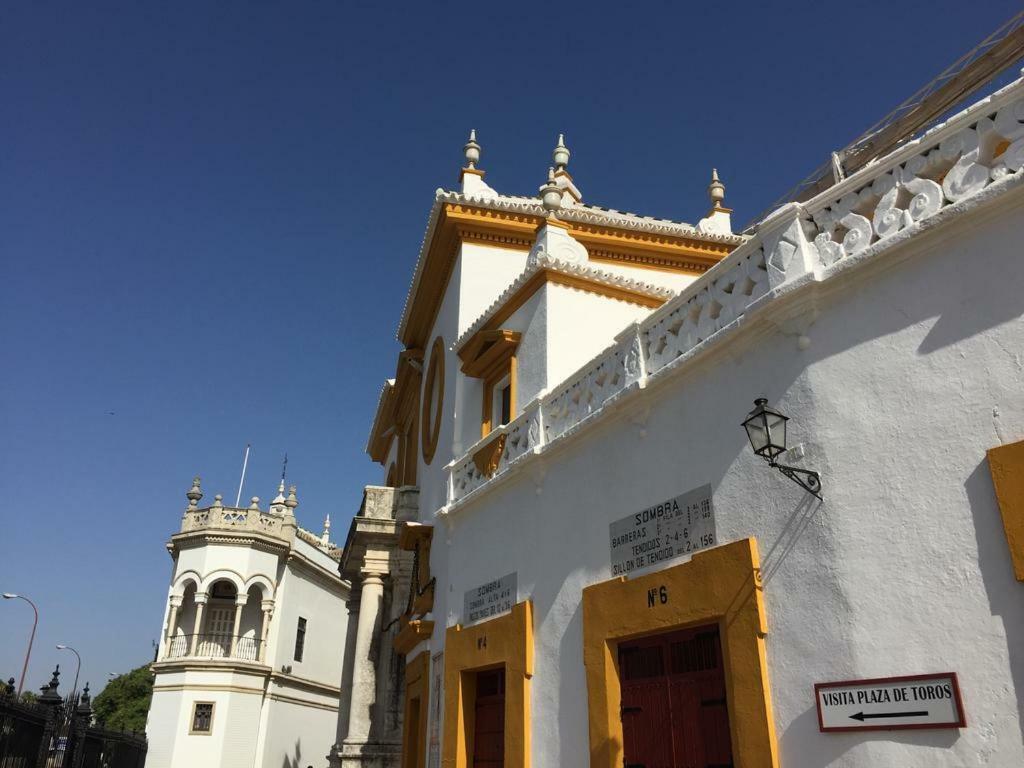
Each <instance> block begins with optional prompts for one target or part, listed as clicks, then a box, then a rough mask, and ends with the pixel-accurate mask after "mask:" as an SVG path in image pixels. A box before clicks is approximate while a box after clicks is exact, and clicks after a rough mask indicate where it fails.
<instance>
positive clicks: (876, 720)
mask: <svg viewBox="0 0 1024 768" xmlns="http://www.w3.org/2000/svg"><path fill="white" fill-rule="evenodd" d="M814 697H815V698H816V699H817V702H818V729H819V730H820V731H823V732H829V731H892V730H897V729H906V728H963V727H964V726H965V725H966V724H967V723H966V720H965V719H964V705H963V701H962V700H961V698H960V685H959V683H958V682H957V678H956V673H955V672H940V673H937V674H934V675H908V676H904V677H879V678H874V679H870V680H845V681H843V682H838V683H817V684H816V685H815V686H814Z"/></svg>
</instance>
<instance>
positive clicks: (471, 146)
mask: <svg viewBox="0 0 1024 768" xmlns="http://www.w3.org/2000/svg"><path fill="white" fill-rule="evenodd" d="M462 151H463V153H464V154H465V155H466V167H467V168H476V164H477V163H479V162H480V145H479V144H477V143H476V128H472V129H470V131H469V141H467V142H466V146H464V147H463V148H462Z"/></svg>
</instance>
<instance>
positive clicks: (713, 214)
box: [697, 168, 732, 235]
mask: <svg viewBox="0 0 1024 768" xmlns="http://www.w3.org/2000/svg"><path fill="white" fill-rule="evenodd" d="M708 197H709V198H710V200H711V210H710V211H708V215H707V216H705V217H704V218H703V219H701V220H700V221H698V222H697V231H698V232H701V233H704V234H711V235H731V234H732V218H731V216H730V214H731V213H732V208H726V207H725V206H724V205H723V204H722V203H723V202H725V184H723V183H722V182H721V180H720V179H719V178H718V169H717V168H712V169H711V183H710V184H708Z"/></svg>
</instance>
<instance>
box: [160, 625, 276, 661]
mask: <svg viewBox="0 0 1024 768" xmlns="http://www.w3.org/2000/svg"><path fill="white" fill-rule="evenodd" d="M265 645H266V644H265V643H264V642H263V641H262V640H260V639H259V638H256V637H252V636H250V635H225V634H220V633H217V632H210V633H205V634H199V635H175V636H174V637H172V638H171V639H170V642H169V643H168V644H167V650H166V652H165V653H164V656H163V659H161V660H162V661H172V660H175V659H237V660H239V661H255V662H262V661H264V654H263V650H264V647H265Z"/></svg>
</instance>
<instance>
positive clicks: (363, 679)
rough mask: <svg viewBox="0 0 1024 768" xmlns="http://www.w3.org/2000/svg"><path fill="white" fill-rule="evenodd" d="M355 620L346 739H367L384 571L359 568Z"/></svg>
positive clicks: (374, 699)
mask: <svg viewBox="0 0 1024 768" xmlns="http://www.w3.org/2000/svg"><path fill="white" fill-rule="evenodd" d="M360 575H361V576H362V588H361V590H360V593H359V622H358V624H357V625H356V650H355V663H354V666H353V669H352V699H351V705H350V708H349V713H348V735H347V736H346V737H345V741H346V742H350V743H351V742H355V743H364V742H366V741H369V739H370V729H371V726H372V725H373V717H372V711H373V709H374V707H375V706H376V704H377V673H376V659H374V657H373V656H374V653H373V651H374V639H375V638H376V635H377V634H378V633H379V632H380V609H381V602H382V601H383V599H384V574H382V573H379V572H377V571H367V570H366V569H362V570H361V571H360Z"/></svg>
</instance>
